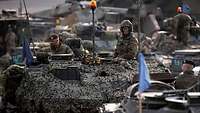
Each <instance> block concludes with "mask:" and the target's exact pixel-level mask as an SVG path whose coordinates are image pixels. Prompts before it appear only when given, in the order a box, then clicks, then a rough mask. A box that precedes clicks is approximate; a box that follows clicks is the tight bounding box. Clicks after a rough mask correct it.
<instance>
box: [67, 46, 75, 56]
mask: <svg viewBox="0 0 200 113" xmlns="http://www.w3.org/2000/svg"><path fill="white" fill-rule="evenodd" d="M65 53H66V54H72V55H74V52H73V51H72V49H71V48H70V47H69V46H67V45H66V51H65Z"/></svg>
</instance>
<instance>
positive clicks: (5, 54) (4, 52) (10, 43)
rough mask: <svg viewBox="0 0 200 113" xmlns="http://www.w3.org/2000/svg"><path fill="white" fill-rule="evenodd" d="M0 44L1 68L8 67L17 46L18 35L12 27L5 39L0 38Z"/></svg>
mask: <svg viewBox="0 0 200 113" xmlns="http://www.w3.org/2000/svg"><path fill="white" fill-rule="evenodd" d="M0 38H1V37H0ZM0 45H1V46H0V49H1V50H0V51H1V52H0V54H1V56H0V64H1V65H0V68H6V67H8V66H9V65H10V60H11V54H12V53H13V51H14V50H15V47H16V35H15V33H14V32H12V30H11V29H10V28H9V29H8V33H7V34H6V35H5V37H4V39H3V38H2V39H0Z"/></svg>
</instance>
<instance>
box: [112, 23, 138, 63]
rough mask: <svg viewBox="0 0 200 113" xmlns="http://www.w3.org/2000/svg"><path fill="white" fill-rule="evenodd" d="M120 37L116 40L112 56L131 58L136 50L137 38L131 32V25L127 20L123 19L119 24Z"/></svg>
mask: <svg viewBox="0 0 200 113" xmlns="http://www.w3.org/2000/svg"><path fill="white" fill-rule="evenodd" d="M120 31H121V34H120V37H119V39H118V42H117V46H116V49H115V53H114V57H120V58H123V59H127V60H130V59H133V58H135V56H136V54H137V52H138V40H137V39H136V36H134V34H133V25H132V23H131V22H130V21H129V20H123V21H122V22H121V25H120Z"/></svg>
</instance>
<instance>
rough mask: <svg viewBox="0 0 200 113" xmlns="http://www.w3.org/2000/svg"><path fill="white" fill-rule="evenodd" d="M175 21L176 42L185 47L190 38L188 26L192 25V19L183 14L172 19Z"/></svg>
mask: <svg viewBox="0 0 200 113" xmlns="http://www.w3.org/2000/svg"><path fill="white" fill-rule="evenodd" d="M174 20H175V31H176V32H175V33H176V34H175V35H176V36H177V40H178V41H179V42H182V43H183V44H184V45H187V43H188V40H189V38H190V32H189V30H190V25H191V24H192V18H191V17H190V16H189V15H187V14H184V13H181V14H178V15H176V16H175V17H174Z"/></svg>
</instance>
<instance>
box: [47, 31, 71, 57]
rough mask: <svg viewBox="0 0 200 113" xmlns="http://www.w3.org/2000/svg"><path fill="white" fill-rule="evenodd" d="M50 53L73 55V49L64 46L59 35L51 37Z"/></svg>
mask: <svg viewBox="0 0 200 113" xmlns="http://www.w3.org/2000/svg"><path fill="white" fill-rule="evenodd" d="M49 40H50V51H51V52H52V53H53V54H73V52H72V50H71V48H70V47H69V46H67V45H64V44H62V42H61V39H60V37H59V36H58V35H57V34H53V35H51V36H50V37H49Z"/></svg>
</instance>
